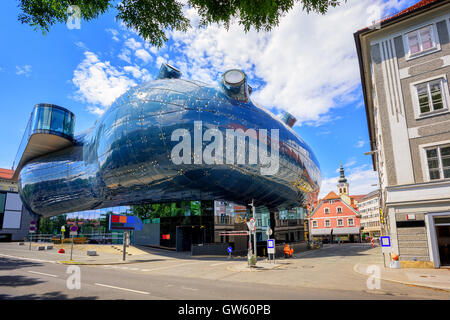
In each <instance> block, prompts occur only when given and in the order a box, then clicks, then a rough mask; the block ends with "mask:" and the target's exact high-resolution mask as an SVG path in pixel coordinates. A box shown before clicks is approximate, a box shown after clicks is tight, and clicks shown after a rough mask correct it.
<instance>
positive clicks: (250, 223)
mask: <svg viewBox="0 0 450 320" xmlns="http://www.w3.org/2000/svg"><path fill="white" fill-rule="evenodd" d="M247 227H248V229H249V230H250V231H251V232H254V231H255V230H256V221H255V218H250V220H249V221H248V222H247Z"/></svg>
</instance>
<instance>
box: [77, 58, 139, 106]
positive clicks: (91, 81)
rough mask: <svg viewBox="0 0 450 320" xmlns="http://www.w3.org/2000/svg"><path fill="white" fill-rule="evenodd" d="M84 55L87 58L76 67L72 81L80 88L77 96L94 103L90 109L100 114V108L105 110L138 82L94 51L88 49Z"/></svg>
mask: <svg viewBox="0 0 450 320" xmlns="http://www.w3.org/2000/svg"><path fill="white" fill-rule="evenodd" d="M84 55H85V59H84V60H83V61H82V62H81V63H80V64H79V65H78V66H77V68H76V69H75V71H74V75H73V79H72V81H73V84H74V85H75V86H76V87H77V88H78V91H77V92H76V94H77V97H78V98H79V99H80V100H81V101H84V102H88V103H90V104H92V105H94V106H91V107H89V108H88V109H89V110H90V111H91V112H93V113H96V114H99V113H100V110H99V109H102V110H104V109H105V108H106V107H108V106H109V105H110V104H111V103H112V102H113V101H114V100H115V99H117V98H118V97H119V96H120V95H122V94H123V93H125V91H127V90H128V89H129V88H130V87H132V86H134V85H136V82H135V81H134V80H132V79H130V78H128V77H127V76H126V75H125V74H124V73H123V72H122V71H119V70H118V69H117V68H116V67H114V66H111V64H110V62H109V61H106V62H102V61H100V60H99V59H98V57H97V56H96V55H95V54H94V53H92V52H89V51H86V52H85V53H84Z"/></svg>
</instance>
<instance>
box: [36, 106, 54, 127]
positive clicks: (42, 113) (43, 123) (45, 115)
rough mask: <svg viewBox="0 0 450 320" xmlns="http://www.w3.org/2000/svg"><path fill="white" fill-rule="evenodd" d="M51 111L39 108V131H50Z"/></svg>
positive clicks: (48, 108)
mask: <svg viewBox="0 0 450 320" xmlns="http://www.w3.org/2000/svg"><path fill="white" fill-rule="evenodd" d="M51 115H52V109H51V108H50V107H40V108H39V116H38V122H37V128H36V129H40V130H50V122H51Z"/></svg>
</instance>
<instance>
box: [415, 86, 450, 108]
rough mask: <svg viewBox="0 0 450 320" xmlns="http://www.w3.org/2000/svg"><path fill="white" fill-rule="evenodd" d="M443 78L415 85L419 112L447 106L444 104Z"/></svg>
mask: <svg viewBox="0 0 450 320" xmlns="http://www.w3.org/2000/svg"><path fill="white" fill-rule="evenodd" d="M443 80H444V79H443V78H441V79H437V80H433V81H430V82H425V83H420V84H418V85H416V90H417V98H418V99H419V109H420V114H421V115H422V114H426V113H428V112H432V111H437V110H441V109H444V108H447V106H446V105H444V98H443V97H444V94H443V90H442V88H443V87H444V86H443V84H444V81H443Z"/></svg>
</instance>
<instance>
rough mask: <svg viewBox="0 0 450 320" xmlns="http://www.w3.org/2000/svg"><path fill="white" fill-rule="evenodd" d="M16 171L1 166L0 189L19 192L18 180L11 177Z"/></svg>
mask: <svg viewBox="0 0 450 320" xmlns="http://www.w3.org/2000/svg"><path fill="white" fill-rule="evenodd" d="M13 173H14V171H12V170H8V169H2V168H0V191H10V192H17V182H15V181H13V180H12V179H11V177H12V175H13Z"/></svg>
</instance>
